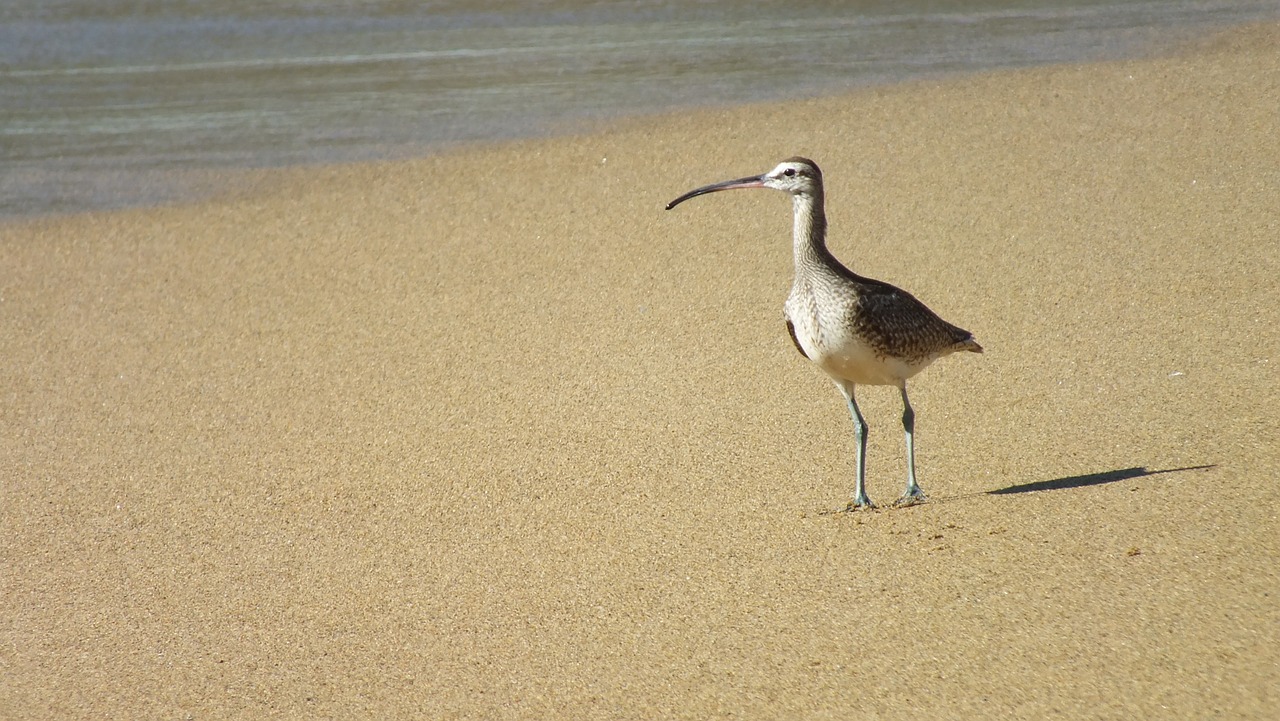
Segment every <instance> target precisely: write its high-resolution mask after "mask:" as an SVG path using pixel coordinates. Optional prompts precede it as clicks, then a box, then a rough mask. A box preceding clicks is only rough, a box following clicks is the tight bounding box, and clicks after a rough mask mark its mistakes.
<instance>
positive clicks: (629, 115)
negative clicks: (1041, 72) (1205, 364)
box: [0, 21, 1267, 223]
mask: <svg viewBox="0 0 1280 721" xmlns="http://www.w3.org/2000/svg"><path fill="white" fill-rule="evenodd" d="M1266 24H1267V22H1265V21H1263V22H1254V23H1246V24H1240V25H1234V26H1214V27H1199V26H1198V27H1195V28H1190V27H1183V26H1176V27H1170V28H1164V29H1163V30H1162V31H1160V33H1159V34H1160V36H1159V37H1158V38H1157V37H1150V38H1146V39H1143V40H1130V41H1129V45H1130V47H1129V48H1128V50H1127V51H1126V52H1123V53H1121V54H1120V55H1121V57H1100V58H1094V59H1083V60H1075V61H1071V62H1068V63H1058V62H1046V63H1032V64H1027V65H1018V66H1011V67H984V68H980V69H977V70H972V69H969V70H960V71H939V72H936V73H933V74H925V75H922V76H919V77H909V78H900V79H896V80H884V81H872V80H868V81H867V82H865V83H863V84H860V85H858V86H855V87H852V88H847V89H844V90H836V91H829V92H819V91H815V92H814V93H812V94H805V95H803V96H798V97H794V98H790V99H786V98H776V99H760V100H754V101H747V102H741V101H727V102H724V103H713V104H710V105H692V106H688V107H667V108H654V109H652V110H648V111H643V112H625V111H622V114H619V115H613V114H610V115H604V116H596V117H585V116H584V117H576V118H574V117H570V118H567V119H563V120H560V121H549V122H548V123H545V124H544V125H543V126H542V127H541V129H540V130H538V131H537V132H535V133H533V134H532V135H524V136H520V135H516V136H511V137H495V138H488V139H474V140H452V141H441V142H436V143H426V144H422V145H421V146H420V147H419V148H418V149H417V150H415V151H404V150H401V151H397V152H392V153H390V154H388V155H386V157H371V158H367V159H358V160H332V161H318V162H300V163H286V164H282V165H269V166H266V167H256V168H255V167H244V166H237V165H225V166H223V165H198V166H195V167H191V168H185V167H184V168H168V169H166V168H137V169H131V170H120V171H118V172H116V173H115V174H114V177H113V176H112V175H111V174H109V173H107V172H106V171H102V170H81V171H66V170H57V169H52V168H36V169H22V170H20V171H15V172H21V173H28V174H31V175H32V177H31V178H29V179H26V180H15V178H17V177H19V176H18V175H12V174H11V177H9V178H8V184H9V185H12V186H15V187H17V186H20V185H24V184H25V185H28V186H38V185H41V184H43V185H45V186H47V187H48V188H49V192H50V193H56V192H58V191H59V189H60V188H65V187H67V185H68V184H70V186H71V187H73V188H74V187H77V186H81V185H93V186H101V187H100V189H99V190H96V191H93V193H94V194H95V195H97V196H98V197H99V200H98V201H92V202H91V203H90V204H89V205H88V206H86V207H68V208H66V209H63V210H58V209H43V210H42V209H36V210H32V211H22V212H9V213H5V214H0V223H11V222H21V221H23V220H36V219H41V218H57V217H66V216H69V215H77V214H81V213H93V212H111V211H115V210H145V209H148V208H158V207H166V206H172V205H190V204H196V203H200V202H202V201H205V200H211V199H214V198H216V197H218V196H219V195H221V194H222V193H224V192H225V191H227V190H228V189H230V188H234V187H235V186H236V185H237V184H240V183H243V182H245V181H246V180H248V179H253V178H256V177H269V176H270V175H271V174H273V173H281V172H283V173H288V172H291V171H301V172H306V171H307V170H312V169H315V170H319V169H322V168H326V167H331V166H335V167H341V166H349V165H363V164H370V163H398V162H412V161H414V160H421V159H425V158H430V157H437V156H441V155H451V154H455V153H459V152H470V151H474V150H477V149H479V148H483V147H489V146H493V147H501V146H504V145H508V144H512V143H521V142H536V141H538V140H550V139H556V138H567V137H575V136H580V135H586V134H593V133H599V132H604V131H606V130H607V129H609V128H611V127H615V126H624V125H626V124H628V123H632V122H638V121H644V120H645V119H661V118H664V117H672V116H676V115H680V114H684V113H697V112H703V111H709V112H715V111H728V110H731V109H733V108H735V107H754V106H759V107H763V106H769V105H778V104H782V103H787V102H810V101H815V100H820V99H822V98H840V97H846V96H850V95H857V94H861V93H865V92H874V91H875V90H876V89H883V88H891V87H894V86H897V85H911V84H914V83H931V82H950V81H955V80H960V79H963V78H965V77H971V76H978V75H982V74H986V73H1001V72H1016V71H1018V70H1020V69H1032V68H1049V67H1054V66H1057V65H1062V66H1073V65H1089V64H1095V63H1112V62H1126V61H1129V60H1141V59H1144V58H1146V59H1154V58H1159V57H1164V56H1175V55H1177V54H1178V53H1181V52H1185V51H1186V50H1185V49H1187V48H1195V47H1197V46H1199V45H1200V44H1202V43H1205V42H1211V40H1210V39H1211V38H1213V37H1221V36H1224V35H1229V34H1231V33H1233V32H1237V31H1241V30H1243V29H1246V28H1248V27H1250V26H1252V25H1262V26H1265V25H1266ZM1135 33H1136V34H1138V33H1139V31H1135ZM1140 33H1141V34H1153V33H1156V31H1155V30H1142V31H1140ZM1113 52H1115V51H1113ZM138 185H142V186H145V187H146V188H148V190H147V191H146V193H145V194H146V196H147V197H146V198H143V197H141V196H137V195H136V192H137V191H134V190H119V188H121V187H129V186H138ZM111 188H115V189H114V190H112V189H111ZM71 192H72V195H78V194H80V193H81V192H82V191H76V190H73V191H71ZM113 193H114V194H118V195H119V197H116V198H115V199H112V198H111V197H109V196H110V195H111V194H113ZM130 198H132V199H130ZM65 202H66V203H70V204H74V203H75V202H77V201H73V200H67V201H65ZM86 202H89V201H86Z"/></svg>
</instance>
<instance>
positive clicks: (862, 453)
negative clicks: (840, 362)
mask: <svg viewBox="0 0 1280 721" xmlns="http://www.w3.org/2000/svg"><path fill="white" fill-rule="evenodd" d="M839 385H840V392H841V393H843V394H844V398H845V400H846V401H848V404H849V415H851V416H853V432H854V435H855V436H857V438H858V480H857V481H856V482H855V484H854V487H853V500H852V501H849V506H848V509H847V510H850V511H853V510H857V509H859V508H875V505H873V504H872V503H871V499H870V498H867V422H866V421H865V420H863V418H862V412H861V411H859V410H858V402H857V401H856V400H854V398H853V384H852V383H840V384H839Z"/></svg>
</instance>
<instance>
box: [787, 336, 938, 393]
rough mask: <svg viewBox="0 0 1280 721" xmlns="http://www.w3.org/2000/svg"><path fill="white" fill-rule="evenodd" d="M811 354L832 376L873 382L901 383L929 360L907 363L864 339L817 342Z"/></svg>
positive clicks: (898, 384) (858, 381)
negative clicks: (834, 343)
mask: <svg viewBox="0 0 1280 721" xmlns="http://www.w3.org/2000/svg"><path fill="white" fill-rule="evenodd" d="M815 345H817V346H818V347H816V348H814V354H813V355H811V356H809V357H810V358H812V359H813V361H814V362H815V363H817V364H818V367H819V368H821V369H822V370H823V371H825V372H826V373H827V375H829V376H831V377H832V378H836V379H839V380H846V381H850V382H852V383H860V384H864V385H873V386H901V385H902V384H903V383H905V382H906V380H907V379H908V378H910V377H911V376H913V375H915V374H916V373H919V372H920V371H921V370H922V369H923V368H924V365H925V364H919V365H916V364H911V365H909V364H907V363H904V362H903V361H901V360H898V359H896V358H889V357H886V356H881V355H877V354H876V353H875V351H873V350H872V349H871V348H870V347H869V346H867V345H866V344H864V343H842V344H840V345H839V346H836V347H827V346H826V344H824V343H817V344H815Z"/></svg>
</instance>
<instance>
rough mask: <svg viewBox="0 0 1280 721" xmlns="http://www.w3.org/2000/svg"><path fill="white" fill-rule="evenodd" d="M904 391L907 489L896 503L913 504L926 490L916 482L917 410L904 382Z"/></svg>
mask: <svg viewBox="0 0 1280 721" xmlns="http://www.w3.org/2000/svg"><path fill="white" fill-rule="evenodd" d="M901 391H902V430H904V431H906V433H907V490H906V491H905V492H904V493H903V494H902V497H901V498H899V499H898V500H897V503H896V504H895V505H899V506H912V505H915V504H917V503H920V502H922V501H924V500H925V497H924V491H921V490H920V484H919V483H916V444H915V429H916V412H915V411H914V410H912V408H911V401H909V400H907V386H906V384H905V383H904V384H903V385H902V388H901Z"/></svg>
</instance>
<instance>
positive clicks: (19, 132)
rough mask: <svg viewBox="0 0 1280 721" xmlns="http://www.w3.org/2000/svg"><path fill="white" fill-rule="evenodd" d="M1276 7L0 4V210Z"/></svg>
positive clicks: (98, 202) (1216, 21) (1071, 56)
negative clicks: (215, 172) (214, 173)
mask: <svg viewBox="0 0 1280 721" xmlns="http://www.w3.org/2000/svg"><path fill="white" fill-rule="evenodd" d="M1277 17H1280V2H1277V1H1276V0H1266V1H1265V2H1250V1H1249V0H1245V1H1242V2H1230V1H1227V0H1204V1H1190V0H1169V1H1155V0H1153V1H1151V2H1123V1H1119V0H1110V1H1105V2H1104V1H1097V0H1095V1H1087V0H1063V1H1062V2H1044V1H1040V2H1027V1H1024V2H1014V1H1007V0H1006V1H997V0H990V1H980V0H974V1H965V0H953V1H950V2H947V1H943V0H901V1H900V2H801V3H794V2H793V3H783V2H762V3H755V2H751V3H748V2H738V1H734V0H702V1H697V2H695V1H693V0H685V1H683V2H668V1H663V0H635V1H633V2H591V1H590V0H577V1H573V0H543V1H537V0H531V1H528V2H495V1H488V2H486V1H485V0H475V1H472V2H465V1H463V0H452V1H449V0H446V1H444V2H421V3H415V2H404V1H403V0H328V1H321V0H275V1H273V2H270V3H264V2H249V1H248V0H204V1H200V2H197V1H196V0H0V164H2V165H3V170H2V171H0V216H8V217H13V216H25V215H35V214H49V213H63V212H74V211H80V210H86V209H95V208H111V207H124V206H136V205H150V204H156V203H163V202H169V201H173V200H178V199H181V198H184V197H187V196H189V195H191V194H193V193H197V192H199V190H198V188H199V185H198V183H196V182H195V181H194V180H193V178H198V177H202V176H201V173H204V172H206V171H209V170H216V169H219V168H261V167H273V166H287V165H297V164H306V163H323V162H334V161H353V160H371V159H380V158H400V157H412V156H420V155H424V154H427V153H431V152H433V151H436V150H438V149H440V148H443V147H447V146H449V145H450V144H455V143H460V142H473V141H484V140H490V139H504V138H513V137H525V136H536V135H544V134H549V133H557V132H566V131H570V130H572V129H574V128H575V127H579V126H580V125H581V124H582V123H584V122H589V121H596V120H600V119H607V118H611V117H618V116H626V115H632V114H639V113H651V112H656V111H663V110H671V109H679V108H687V107H694V106H701V105H707V104H730V103H739V102H744V101H757V100H768V99H782V98H791V97H803V96H812V95H820V94H829V93H833V92H840V91H844V90H848V89H851V88H854V87H857V86H862V85H867V84H873V83H886V82H894V81H899V80H904V79H911V78H916V77H921V76H927V75H936V74H943V73H955V72H968V71H974V70H981V69H988V68H998V67H1011V66H1022V65H1034V64H1044V63H1055V62H1068V61H1077V60H1091V59H1104V58H1118V57H1125V56H1131V55H1135V54H1141V53H1146V52H1151V51H1152V50H1153V49H1154V48H1157V47H1158V46H1159V45H1160V44H1161V43H1168V42H1173V41H1176V40H1180V39H1184V38H1187V37H1191V36H1194V35H1195V34H1198V33H1203V32H1207V31H1210V30H1212V29H1216V28H1220V27H1226V26H1230V25H1234V24H1239V23H1244V22H1250V21H1255V20H1263V19H1274V18H1277Z"/></svg>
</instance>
